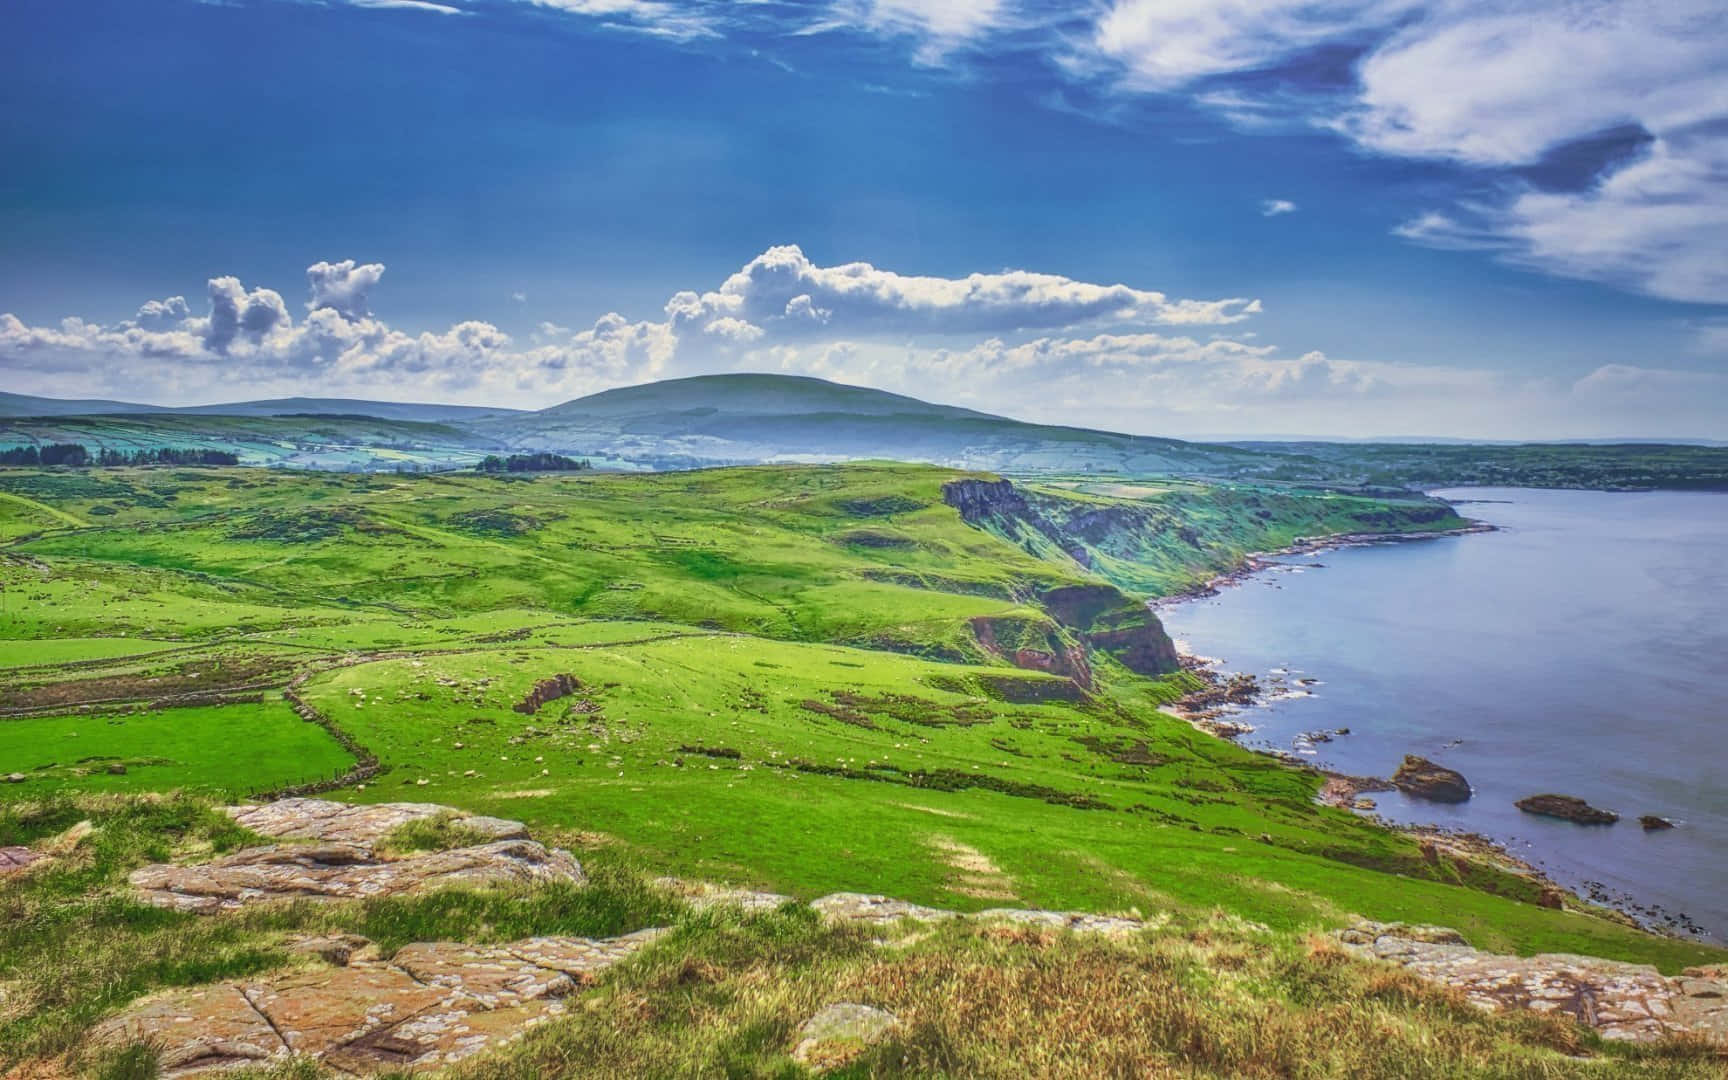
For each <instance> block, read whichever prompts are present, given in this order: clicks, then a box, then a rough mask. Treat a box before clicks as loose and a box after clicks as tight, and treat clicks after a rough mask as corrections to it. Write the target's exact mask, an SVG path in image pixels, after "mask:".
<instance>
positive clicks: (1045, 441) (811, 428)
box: [479, 374, 1263, 473]
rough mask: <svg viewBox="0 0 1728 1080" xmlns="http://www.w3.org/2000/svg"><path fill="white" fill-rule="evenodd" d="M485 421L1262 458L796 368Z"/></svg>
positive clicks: (808, 453)
mask: <svg viewBox="0 0 1728 1080" xmlns="http://www.w3.org/2000/svg"><path fill="white" fill-rule="evenodd" d="M479 430H483V431H485V432H486V433H487V434H490V435H493V436H495V437H497V438H498V439H500V440H501V441H504V442H506V443H508V444H510V445H511V446H513V447H521V448H524V449H537V450H538V449H558V450H560V451H561V452H565V453H579V454H588V455H593V456H600V457H611V458H620V459H626V460H637V461H649V462H653V463H655V464H658V465H661V466H676V465H685V466H688V465H692V464H701V463H717V462H725V463H746V462H763V461H781V460H784V461H818V460H823V461H834V460H848V459H871V458H877V459H880V458H890V459H893V460H900V461H924V462H929V463H932V464H938V465H948V466H953V467H958V468H982V469H994V470H999V471H1039V470H1051V469H1055V470H1086V469H1106V470H1109V471H1127V472H1140V473H1146V472H1167V473H1201V472H1218V473H1221V472H1227V471H1230V470H1233V469H1240V468H1245V467H1249V466H1251V464H1252V463H1253V462H1254V461H1256V460H1259V459H1260V458H1261V457H1262V456H1263V455H1259V454H1256V453H1253V452H1248V451H1242V450H1237V449H1234V448H1230V447H1206V446H1200V445H1197V444H1193V443H1184V442H1181V441H1179V440H1176V439H1158V438H1150V437H1144V436H1133V435H1117V434H1112V433H1109V432H1102V431H1089V430H1086V429H1082V428H1068V427H1052V426H1049V425H1043V424H1028V423H1025V422H1022V421H1019V420H1010V419H1008V418H1006V417H1001V416H992V415H989V414H987V413H980V412H975V411H972V410H970V409H960V408H954V407H951V406H944V405H932V404H929V403H927V402H923V401H919V400H917V399H916V398H909V397H904V396H901V395H899V394H889V393H884V392H883V391H880V390H871V389H867V388H863V387H852V386H843V385H840V384H837V383H831V382H827V381H825V380H822V379H812V378H804V377H799V376H790V375H743V374H741V375H705V376H698V377H696V378H689V379H672V380H667V381H664V382H657V383H649V384H646V385H644V386H633V387H626V388H623V389H619V390H608V391H605V392H603V393H600V394H595V395H593V396H590V397H585V398H578V399H576V400H575V401H569V402H565V403H564V404H562V405H557V406H554V407H552V408H550V409H545V410H542V411H540V412H537V413H529V414H525V415H522V416H516V417H511V418H509V419H506V420H502V421H498V422H496V423H489V424H485V425H482V426H481V427H480V428H479Z"/></svg>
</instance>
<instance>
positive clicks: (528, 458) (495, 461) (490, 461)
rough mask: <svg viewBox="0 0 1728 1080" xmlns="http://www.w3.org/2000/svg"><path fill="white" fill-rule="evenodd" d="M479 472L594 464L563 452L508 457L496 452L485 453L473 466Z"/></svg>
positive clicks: (558, 469)
mask: <svg viewBox="0 0 1728 1080" xmlns="http://www.w3.org/2000/svg"><path fill="white" fill-rule="evenodd" d="M474 467H475V468H476V469H479V470H480V471H481V472H485V473H501V472H576V471H577V470H580V469H592V468H593V467H594V466H593V464H592V463H591V462H589V461H587V460H586V459H584V460H581V461H578V460H577V459H575V458H567V457H565V456H564V455H563V454H511V455H510V456H509V457H499V456H498V455H497V454H487V455H486V456H485V457H484V458H482V459H481V460H480V464H478V465H476V466H474Z"/></svg>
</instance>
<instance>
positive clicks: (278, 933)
mask: <svg viewBox="0 0 1728 1080" xmlns="http://www.w3.org/2000/svg"><path fill="white" fill-rule="evenodd" d="M56 838H58V839H56ZM249 839H250V841H251V842H257V838H256V837H250V835H249V834H248V833H246V831H245V830H243V829H241V828H240V827H239V826H237V825H236V824H235V823H234V822H233V821H232V819H230V818H228V817H227V816H226V815H223V814H219V813H216V812H215V811H213V810H212V809H210V807H209V804H208V803H206V802H204V801H202V800H198V799H195V798H190V797H184V796H170V797H161V796H156V797H146V798H138V797H121V796H81V797H77V798H72V797H66V796H58V797H52V798H48V799H44V800H40V801H34V800H33V801H28V802H13V803H9V804H5V805H3V806H0V846H6V845H11V844H30V843H35V844H38V845H42V844H46V845H47V846H49V847H50V848H52V849H53V850H56V851H58V852H59V854H58V855H57V856H56V858H55V859H54V861H53V862H52V863H50V864H48V865H47V866H46V867H44V868H41V869H38V870H34V871H32V872H31V873H29V874H25V875H20V876H19V878H18V879H16V880H13V881H9V882H7V883H6V884H4V885H0V987H4V989H5V995H4V998H3V999H0V1067H4V1066H6V1065H9V1064H12V1063H15V1062H16V1061H19V1060H22V1059H24V1058H28V1057H40V1056H49V1055H55V1054H60V1053H63V1052H66V1051H68V1050H72V1049H75V1048H76V1047H78V1045H79V1043H80V1040H81V1038H82V1035H83V1033H84V1031H85V1030H86V1029H87V1028H88V1027H89V1026H90V1025H91V1024H92V1023H93V1022H94V1021H95V1020H97V1019H99V1018H100V1017H101V1016H103V1015H105V1014H107V1013H109V1012H111V1011H112V1010H113V1009H115V1008H117V1007H118V1006H120V1005H122V1004H124V1003H126V1002H127V1001H131V1000H134V999H136V998H137V997H139V996H141V995H143V994H146V993H149V992H151V991H152V990H157V989H162V988H167V987H176V986H196V985H199V984H203V983H208V982H215V981H219V980H221V979H230V978H239V977H244V976H248V975H253V974H257V973H260V972H264V971H269V970H273V969H276V968H280V967H283V966H284V965H287V964H290V963H294V962H305V961H304V960H303V959H301V960H298V961H297V960H295V959H294V958H293V957H291V955H290V953H289V952H288V951H287V950H286V948H285V945H286V942H287V939H288V937H289V936H290V935H293V934H311V933H353V934H361V935H364V936H366V937H368V938H370V939H372V940H373V941H374V942H375V943H376V944H377V945H378V946H379V948H380V949H381V950H382V951H383V952H384V953H385V954H386V955H388V954H390V953H392V952H394V951H395V950H396V949H398V948H400V947H401V946H403V945H406V944H408V943H409V942H413V941H429V940H431V941H437V940H461V941H473V942H498V941H513V940H516V939H519V938H523V937H530V936H534V935H537V934H574V935H579V936H587V937H610V936H615V935H617V934H622V933H628V932H630V931H632V930H639V929H642V928H643V927H646V926H654V925H664V924H666V923H669V922H671V921H673V920H675V919H677V918H678V917H679V915H680V913H681V912H682V910H683V908H682V905H681V904H679V903H678V902H677V901H675V900H673V899H672V898H670V897H668V896H666V895H665V894H663V893H659V892H656V891H654V890H652V889H651V888H650V887H649V886H648V885H647V883H646V880H645V879H644V878H643V877H642V876H641V875H640V874H639V873H636V872H635V871H634V870H633V869H631V868H630V867H628V866H627V865H623V864H621V863H619V862H617V861H607V860H605V859H601V860H599V861H598V862H596V863H593V864H591V865H589V866H588V867H587V869H588V871H589V878H590V880H589V882H588V884H587V885H585V886H583V887H579V888H578V887H572V886H568V885H548V886H542V887H539V888H507V889H489V890H446V891H442V892H434V893H428V894H421V895H412V896H397V897H386V898H380V899H373V900H367V901H362V902H344V903H331V904H321V903H316V902H311V901H301V902H294V903H288V904H282V905H275V906H271V907H266V908H250V909H245V910H242V911H240V912H236V913H234V914H233V915H231V916H224V917H222V918H209V917H205V916H199V915H191V914H187V913H184V912H176V911H168V910H164V909H160V908H155V907H151V906H149V905H147V904H144V903H141V902H139V901H138V900H136V899H134V898H132V897H131V896H130V895H129V894H128V893H127V892H126V890H125V888H124V881H125V876H126V874H127V872H129V871H130V870H131V869H133V868H135V867H136V866H139V865H143V864H144V863H149V862H162V861H167V860H169V859H173V858H182V859H184V858H197V857H208V856H209V855H211V854H217V853H221V852H224V851H230V850H234V849H235V848H237V847H239V846H241V845H242V844H244V843H246V842H248V840H249Z"/></svg>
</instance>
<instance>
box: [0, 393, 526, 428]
mask: <svg viewBox="0 0 1728 1080" xmlns="http://www.w3.org/2000/svg"><path fill="white" fill-rule="evenodd" d="M518 411H520V410H517V409H499V408H491V407H485V406H477V405H427V404H418V403H414V402H403V401H366V400H362V399H359V398H308V397H291V398H270V399H266V400H262V401H231V402H221V403H216V404H212V405H179V406H175V405H142V404H138V403H136V402H127V401H102V400H96V399H62V398H47V397H33V396H31V395H28V394H8V393H4V392H0V417H39V416H107V415H113V414H123V415H124V414H133V413H174V414H180V415H193V416H198V415H209V416H295V415H319V416H369V417H377V418H379V419H385V420H411V421H422V422H433V421H439V420H478V419H483V418H486V417H496V416H508V415H510V414H512V413H515V412H518Z"/></svg>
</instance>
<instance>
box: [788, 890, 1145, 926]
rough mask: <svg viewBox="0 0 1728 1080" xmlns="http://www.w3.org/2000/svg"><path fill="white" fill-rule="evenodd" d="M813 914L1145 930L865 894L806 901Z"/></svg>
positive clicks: (881, 921) (1107, 921) (857, 921)
mask: <svg viewBox="0 0 1728 1080" xmlns="http://www.w3.org/2000/svg"><path fill="white" fill-rule="evenodd" d="M810 906H811V907H812V908H814V909H815V910H816V913H817V914H819V915H821V916H822V917H823V918H824V919H826V920H828V921H829V922H831V923H850V924H853V925H858V926H893V925H895V924H896V923H899V922H900V921H901V920H911V921H912V922H920V923H934V922H944V921H946V920H948V919H972V920H976V921H979V922H1012V923H1021V924H1024V925H1031V926H1038V927H1042V928H1044V929H1047V930H1070V931H1073V932H1074V933H1077V934H1107V935H1108V934H1133V933H1138V932H1140V931H1141V930H1145V929H1147V928H1148V926H1149V924H1148V923H1146V922H1145V921H1144V920H1141V919H1131V918H1127V917H1124V916H1119V915H1093V914H1090V913H1089V912H1084V911H1043V910H1039V909H1035V908H990V909H989V910H986V911H980V912H977V913H976V914H972V915H963V914H961V913H959V912H956V911H949V910H947V909H945V908H933V907H925V906H924V905H922V904H913V903H909V902H908V901H905V900H895V899H893V898H891V897H887V896H875V895H871V894H868V893H831V894H829V895H827V896H824V897H822V898H821V899H819V900H812V901H810Z"/></svg>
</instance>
